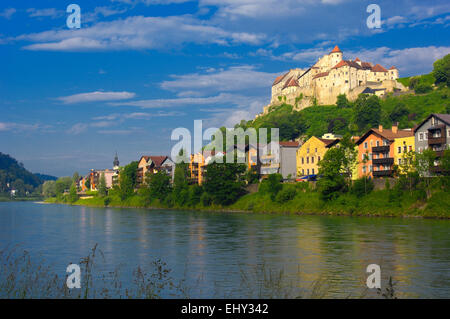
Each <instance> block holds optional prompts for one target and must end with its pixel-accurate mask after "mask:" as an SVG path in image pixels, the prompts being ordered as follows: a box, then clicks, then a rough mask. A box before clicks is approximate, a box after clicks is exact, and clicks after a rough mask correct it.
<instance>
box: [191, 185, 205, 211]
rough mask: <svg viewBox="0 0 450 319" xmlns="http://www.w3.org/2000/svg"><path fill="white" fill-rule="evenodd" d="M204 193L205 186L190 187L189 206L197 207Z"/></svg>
mask: <svg viewBox="0 0 450 319" xmlns="http://www.w3.org/2000/svg"><path fill="white" fill-rule="evenodd" d="M202 194H203V188H202V187H201V186H199V185H193V186H191V187H190V188H189V204H188V205H189V206H191V207H195V206H196V205H197V204H199V203H200V201H201V197H202Z"/></svg>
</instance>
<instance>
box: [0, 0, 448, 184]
mask: <svg viewBox="0 0 450 319" xmlns="http://www.w3.org/2000/svg"><path fill="white" fill-rule="evenodd" d="M75 3H77V4H78V5H79V6H80V8H81V28H80V29H69V28H68V27H67V25H66V19H67V17H68V16H69V15H70V13H67V12H66V7H67V5H68V3H65V4H60V5H58V6H57V7H55V4H54V3H53V2H51V1H49V0H45V1H41V2H39V7H36V5H37V4H36V3H34V2H33V1H30V0H27V1H21V2H20V3H17V2H16V1H10V0H8V1H4V2H2V4H1V5H0V30H1V31H0V47H1V49H2V50H1V51H0V56H1V58H2V61H4V63H3V68H2V69H3V72H1V73H0V96H1V98H0V107H1V110H2V117H1V118H0V152H2V153H4V154H9V155H10V156H11V157H13V158H15V159H17V161H18V162H22V163H23V164H24V166H25V168H26V169H28V170H29V171H31V172H33V173H40V174H45V175H52V176H57V177H60V176H72V174H73V173H74V172H75V171H77V172H78V173H79V174H81V175H84V174H86V173H87V172H88V171H89V170H90V169H105V168H111V167H112V162H113V159H114V156H115V154H116V152H117V154H118V157H119V161H120V163H121V165H124V164H126V163H130V162H131V161H137V160H139V158H140V157H141V156H142V155H168V156H170V149H171V147H172V146H174V145H175V144H176V143H177V141H171V140H170V137H171V132H172V130H173V129H175V128H177V127H186V128H188V129H189V130H191V131H193V130H192V128H193V126H194V120H199V119H202V120H203V123H204V129H207V128H208V127H221V126H226V127H233V126H234V124H237V123H239V122H240V121H241V120H250V119H253V118H254V116H255V115H256V114H258V113H260V112H261V111H262V108H263V106H264V105H267V104H268V103H269V102H270V88H271V85H272V82H273V81H274V80H275V78H276V77H277V76H279V75H281V74H283V73H284V72H285V71H287V70H289V69H292V68H297V67H298V68H305V67H308V66H310V65H311V64H313V63H314V62H315V61H316V60H317V59H318V58H319V57H321V56H323V55H324V54H327V53H329V52H330V51H331V50H332V49H333V48H334V46H335V45H338V46H339V48H340V49H341V50H342V51H343V53H344V58H345V59H352V60H354V59H355V58H356V57H358V58H359V59H361V60H363V61H367V62H371V63H373V64H374V65H375V64H381V65H382V66H384V67H386V68H389V67H391V66H392V65H394V66H396V67H397V68H398V69H399V72H400V77H401V78H402V77H407V76H412V75H419V74H426V73H429V72H430V71H431V70H432V68H433V62H434V61H435V60H437V59H439V58H442V57H443V56H444V55H446V54H448V53H450V41H449V39H450V32H449V26H450V6H449V5H448V1H444V0H437V1H432V2H431V1H430V2H428V3H426V4H424V3H423V2H421V1H418V0H413V1H412V0H400V1H397V2H395V3H392V2H391V1H378V2H377V3H378V5H379V6H380V7H381V18H382V25H381V28H380V29H369V28H368V27H367V26H366V20H367V18H368V17H369V15H370V13H367V11H366V8H367V6H368V5H369V4H370V3H371V2H370V1H355V0H322V1H312V0H311V1H304V3H303V4H299V3H298V1H293V0H282V1H275V0H267V1H264V2H263V1H261V2H259V1H256V2H255V1H254V0H242V1H241V2H240V3H237V2H236V1H231V0H224V1H218V0H217V1H216V0H200V1H187V0H186V1H185V0H160V1H148V0H136V1H130V0H115V1H114V0H101V1H95V3H94V2H92V1H85V0H83V1H81V0H80V1H76V2H75Z"/></svg>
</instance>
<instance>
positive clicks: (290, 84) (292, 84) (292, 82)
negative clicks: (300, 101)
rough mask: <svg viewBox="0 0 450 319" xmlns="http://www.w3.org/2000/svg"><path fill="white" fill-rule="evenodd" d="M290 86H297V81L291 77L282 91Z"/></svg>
mask: <svg viewBox="0 0 450 319" xmlns="http://www.w3.org/2000/svg"><path fill="white" fill-rule="evenodd" d="M290 86H298V81H297V80H296V79H295V78H294V77H293V76H291V77H290V78H289V80H287V81H286V84H285V85H284V86H283V89H284V88H287V87H290Z"/></svg>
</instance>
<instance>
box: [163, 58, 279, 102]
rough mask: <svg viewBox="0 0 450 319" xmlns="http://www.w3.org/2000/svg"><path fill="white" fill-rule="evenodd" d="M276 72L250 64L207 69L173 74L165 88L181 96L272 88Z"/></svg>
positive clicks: (165, 82) (165, 83)
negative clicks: (266, 70)
mask: <svg viewBox="0 0 450 319" xmlns="http://www.w3.org/2000/svg"><path fill="white" fill-rule="evenodd" d="M276 76H277V74H275V73H268V72H261V71H257V70H256V69H255V67H253V66H249V65H243V66H233V67H230V68H228V69H218V70H215V69H213V70H207V71H206V72H203V73H192V74H184V75H171V78H172V79H173V80H169V81H164V82H162V83H161V87H162V88H163V89H165V90H169V91H175V92H179V93H178V95H179V96H180V97H184V96H192V95H193V94H197V95H198V94H211V93H219V92H220V93H223V92H231V91H248V90H251V89H258V88H270V85H271V84H272V82H273V80H274V78H275V77H276Z"/></svg>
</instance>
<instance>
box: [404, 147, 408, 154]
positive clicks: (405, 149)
mask: <svg viewBox="0 0 450 319" xmlns="http://www.w3.org/2000/svg"><path fill="white" fill-rule="evenodd" d="M407 151H408V150H407V148H406V145H405V146H403V153H406V152H407Z"/></svg>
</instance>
